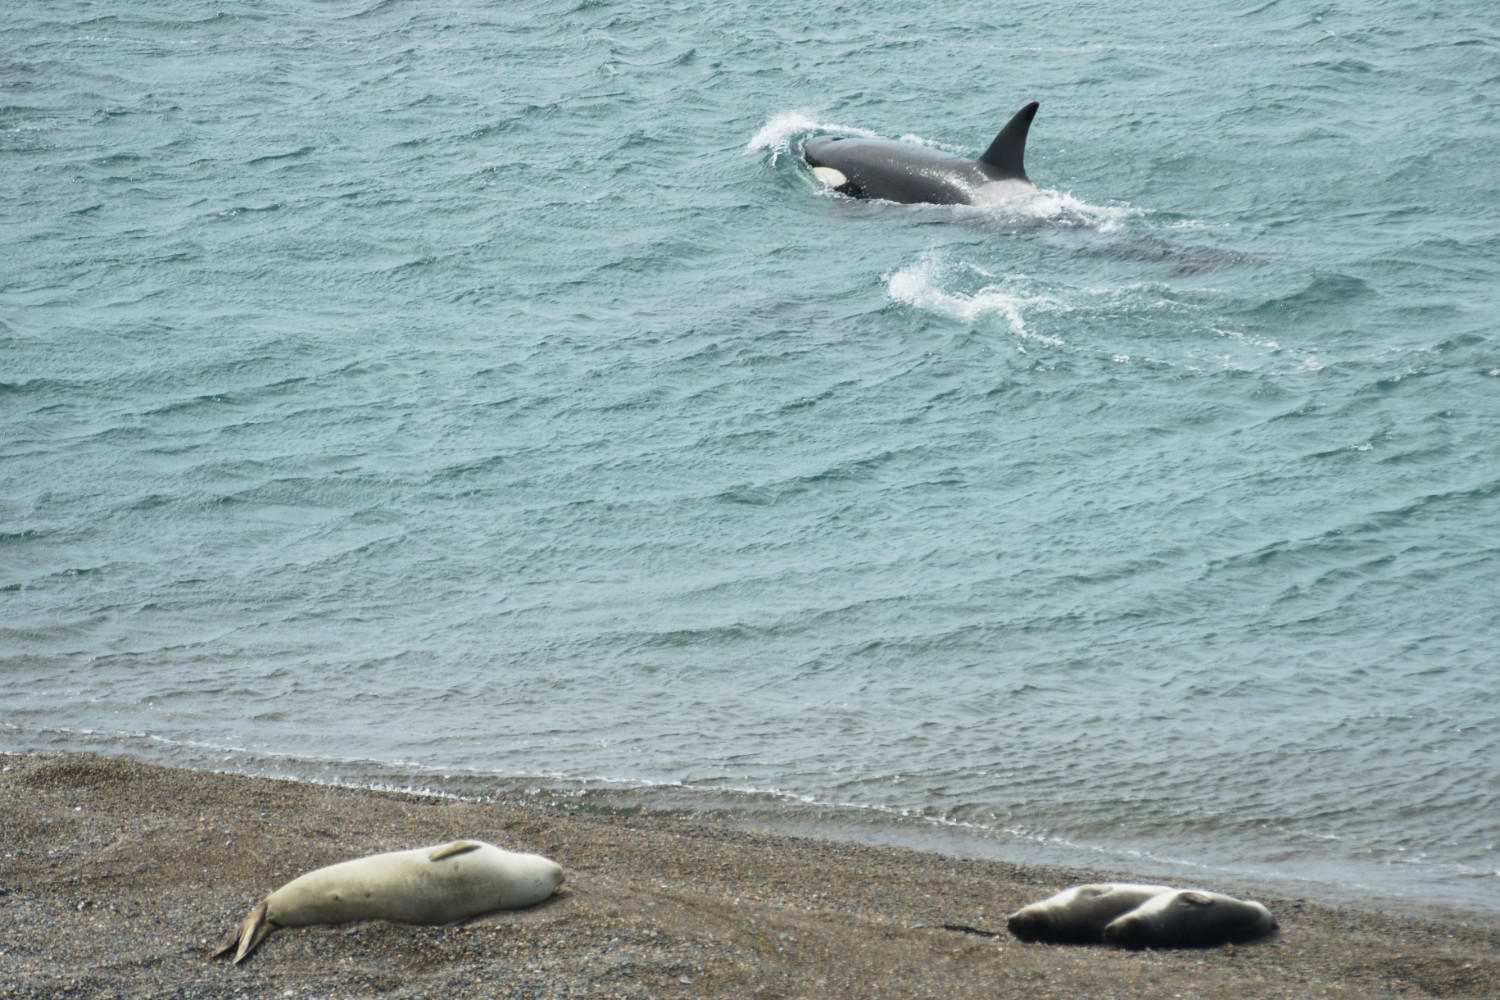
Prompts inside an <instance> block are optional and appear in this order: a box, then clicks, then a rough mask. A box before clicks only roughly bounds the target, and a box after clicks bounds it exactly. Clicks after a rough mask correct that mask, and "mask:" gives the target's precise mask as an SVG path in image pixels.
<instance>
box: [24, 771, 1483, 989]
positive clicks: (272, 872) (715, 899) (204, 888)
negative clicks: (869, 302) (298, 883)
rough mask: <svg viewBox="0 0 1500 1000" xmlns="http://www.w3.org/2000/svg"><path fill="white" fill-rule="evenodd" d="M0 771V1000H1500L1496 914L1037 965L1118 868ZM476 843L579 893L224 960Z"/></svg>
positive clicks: (292, 943) (419, 803)
mask: <svg viewBox="0 0 1500 1000" xmlns="http://www.w3.org/2000/svg"><path fill="white" fill-rule="evenodd" d="M0 768H3V770H0V997H54V996H69V997H163V996H171V997H283V998H285V997H298V998H304V1000H306V998H314V997H325V998H345V997H412V998H415V997H425V998H429V1000H440V998H465V997H757V998H776V997H786V998H791V997H808V998H820V997H861V998H871V997H928V996H930V997H943V998H949V997H989V998H1002V1000H1003V998H1020V997H1024V998H1027V1000H1036V998H1043V997H1058V998H1063V997H1066V998H1069V1000H1072V998H1080V997H1090V998H1110V997H1118V998H1137V997H1173V998H1175V997H1216V998H1239V997H1350V998H1365V997H1385V996H1399V997H1423V996H1474V997H1496V996H1500V919H1494V918H1489V917H1476V916H1473V915H1465V914H1459V913H1454V914H1447V915H1443V914H1436V915H1435V914H1433V913H1427V912H1424V913H1421V914H1393V913H1385V912H1381V911H1379V910H1376V909H1374V908H1354V907H1347V906H1334V905H1327V904H1323V903H1319V902H1318V901H1313V900H1299V899H1294V898H1288V897H1286V896H1279V895H1277V894H1275V893H1274V892H1263V893H1261V892H1257V893H1253V895H1254V896H1255V897H1256V898H1258V899H1260V900H1261V901H1262V902H1264V903H1266V904H1267V905H1268V906H1270V907H1271V909H1272V911H1273V912H1274V913H1275V914H1276V916H1277V918H1278V920H1279V921H1280V924H1281V930H1280V931H1279V933H1278V934H1277V935H1276V936H1275V937H1273V938H1271V939H1268V940H1266V941H1262V942H1258V943H1254V944H1247V945H1241V946H1225V947H1221V948H1212V949H1206V950H1201V951H1179V952H1140V953H1135V952H1125V951H1117V950H1114V949H1109V948H1105V947H1102V946H1097V947H1096V946H1087V947H1076V946H1075V947H1066V946H1049V945H1039V944H1023V943H1021V942H1019V941H1017V940H1015V939H1014V938H1012V937H1010V936H1009V935H1007V934H1005V933H1004V925H1005V915H1006V914H1007V913H1008V912H1010V911H1011V910H1014V909H1015V908H1017V907H1019V906H1021V905H1023V904H1025V903H1027V902H1032V901H1035V900H1037V899H1041V898H1043V897H1045V896H1047V895H1050V894H1051V893H1053V892H1055V891H1057V890H1058V889H1061V888H1064V887H1066V886H1067V885H1072V884H1076V883H1078V882H1085V881H1098V880H1102V879H1106V878H1110V877H1115V878H1119V877H1122V876H1121V875H1120V873H1104V872H1097V871H1081V870H1064V869H1049V868H1042V867H1034V866H1017V865H1010V864H1004V863H998V862H993V861H967V860H957V859H953V858H949V857H945V856H943V855H939V854H931V853H922V852H915V851H907V850H901V849H897V848H887V847H869V846H863V845H858V844H849V843H842V842H831V841H823V840H816V839H809V838H801V837H789V836H783V835H776V834H764V833H754V832H743V831H737V830H730V829H725V828H722V827H716V826H712V825H706V824H703V823H700V822H695V821H692V820H686V819H683V818H681V817H675V816H657V815H621V814H607V813H594V812H587V811H582V810H577V809H565V808H552V807H544V806H539V805H535V804H526V803H522V804H514V803H481V802H462V801H456V800H451V799H444V798H435V797H425V796H418V795H409V794H400V793H386V792H373V791H366V790H358V789H346V788H332V787H327V786H321V785H309V784H302V783H298V782H291V781H278V780H274V779H266V778H249V777H243V776H237V775H225V774H214V773H209V772H202V771H184V770H176V769H171V768H165V767H159V766H155V765H151V764H144V763H140V762H138V761H131V760H122V759H114V758H105V757H98V756H92V755H66V756H16V755H9V756H6V755H0ZM463 837H477V838H481V839H485V840H490V841H494V842H495V843H498V844H500V845H501V846H504V847H508V848H512V849H516V850H525V851H535V852H537V853H541V854H546V855H548V856H550V857H552V858H553V859H555V860H557V861H559V862H560V863H561V864H562V865H563V866H564V868H565V869H566V870H567V873H568V881H567V883H566V885H565V886H564V887H563V889H562V891H561V892H560V893H559V895H558V896H556V897H555V898H554V899H553V900H551V901H549V902H547V903H545V904H543V905H541V906H539V907H536V908H534V909H531V910H525V911H517V912H510V913H499V914H493V915H490V916H485V917H481V918H478V919H476V920H472V921H470V922H468V923H466V924H463V925H460V926H455V927H409V926H404V925H399V924H390V923H383V922H373V923H364V924H352V925H345V926H338V927H312V928H294V929H286V930H282V931H280V932H278V933H276V934H274V935H272V936H271V937H270V938H269V939H268V940H267V941H266V942H265V944H263V945H262V946H261V948H260V950H259V951H257V952H256V953H255V954H254V955H252V956H251V957H250V958H248V959H247V960H246V961H245V962H244V963H243V964H242V965H239V966H235V965H231V964H230V963H229V962H227V961H224V960H216V959H214V958H212V957H211V953H212V951H213V950H214V947H215V946H216V945H217V944H218V942H219V940H220V939H221V938H222V937H223V935H224V933H225V932H226V931H228V930H229V929H230V928H231V927H232V926H233V925H234V924H236V923H237V922H238V921H239V920H240V918H242V917H243V916H244V915H245V914H246V913H247V912H248V911H249V910H250V908H251V907H252V906H253V905H254V904H255V903H256V902H257V901H259V900H260V899H261V898H262V897H264V896H265V894H266V893H268V892H269V891H271V890H273V889H275V888H276V887H278V886H280V885H282V884H284V883H285V882H287V881H289V880H290V879H291V878H293V877H295V876H296V875H298V874H301V873H302V872H304V871H307V870H310V869H312V868H316V867H319V866H322V865H326V864H330V863H333V862H335V861H343V860H346V859H348V858H352V857H358V856H361V855H364V854H371V853H375V852H378V851H387V850H396V849H401V848H408V847H415V846H421V845H424V844H436V843H440V842H442V841H446V840H452V839H458V838H463ZM1208 888H1214V886H1208ZM944 924H952V925H967V926H969V927H973V928H978V929H984V930H991V931H999V932H1001V933H1000V934H999V936H996V937H981V936H978V935H975V934H971V933H964V932H961V931H953V930H945V929H943V925H944Z"/></svg>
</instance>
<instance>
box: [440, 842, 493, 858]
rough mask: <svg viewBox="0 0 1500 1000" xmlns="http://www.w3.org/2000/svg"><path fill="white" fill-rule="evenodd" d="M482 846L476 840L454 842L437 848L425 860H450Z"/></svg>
mask: <svg viewBox="0 0 1500 1000" xmlns="http://www.w3.org/2000/svg"><path fill="white" fill-rule="evenodd" d="M483 846H484V845H483V844H481V843H479V842H478V841H477V840H455V841H454V842H453V843H451V844H444V845H443V846H442V847H439V848H438V849H437V850H435V851H433V852H432V853H431V854H429V855H427V860H428V861H441V860H443V859H444V858H451V857H453V856H454V855H455V854H465V853H467V852H469V851H477V850H479V848H481V847H483Z"/></svg>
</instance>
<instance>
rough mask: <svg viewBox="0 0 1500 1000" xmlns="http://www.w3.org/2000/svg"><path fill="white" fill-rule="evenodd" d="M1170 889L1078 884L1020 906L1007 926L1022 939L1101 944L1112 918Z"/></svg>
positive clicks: (1055, 942)
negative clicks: (1028, 904) (1105, 929)
mask: <svg viewBox="0 0 1500 1000" xmlns="http://www.w3.org/2000/svg"><path fill="white" fill-rule="evenodd" d="M1171 891H1172V888H1171V886H1165V885H1137V884H1135V883H1132V882H1096V883H1093V884H1090V885H1075V886H1073V888H1071V889H1064V890H1063V891H1062V892H1059V893H1058V894H1057V895H1055V896H1049V897H1048V898H1046V899H1044V900H1042V901H1041V902H1040V903H1032V904H1031V905H1030V906H1023V907H1021V908H1020V909H1019V910H1017V911H1016V912H1015V913H1012V914H1011V915H1010V919H1009V920H1008V921H1006V926H1007V927H1009V928H1010V932H1011V933H1012V934H1014V935H1015V936H1016V937H1018V938H1020V939H1021V940H1022V941H1047V942H1051V943H1053V944H1098V943H1099V942H1101V941H1103V940H1104V927H1105V925H1106V924H1108V923H1109V922H1110V921H1112V920H1114V919H1115V918H1116V917H1118V916H1120V915H1121V914H1122V913H1128V912H1129V911H1131V910H1133V909H1135V908H1136V907H1137V906H1140V905H1141V904H1142V903H1144V902H1146V900H1148V899H1151V898H1152V897H1154V896H1160V895H1162V894H1163V893H1169V892H1171Z"/></svg>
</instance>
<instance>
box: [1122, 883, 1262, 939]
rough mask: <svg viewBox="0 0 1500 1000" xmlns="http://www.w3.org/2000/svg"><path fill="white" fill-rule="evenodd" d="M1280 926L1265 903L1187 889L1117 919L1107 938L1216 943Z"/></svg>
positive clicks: (1163, 896)
mask: <svg viewBox="0 0 1500 1000" xmlns="http://www.w3.org/2000/svg"><path fill="white" fill-rule="evenodd" d="M1275 929H1276V918H1275V917H1273V916H1271V911H1270V910H1268V909H1266V908H1265V907H1264V906H1262V905H1261V904H1260V903H1257V902H1255V901H1253V900H1248V899H1235V898H1234V897H1233V896H1225V895H1223V894H1221V893H1217V892H1204V891H1202V890H1200V889H1183V890H1179V891H1177V892H1169V893H1164V894H1162V895H1159V896H1154V897H1152V898H1151V899H1148V900H1146V901H1145V902H1144V903H1142V904H1141V905H1140V906H1138V907H1136V908H1135V909H1133V910H1131V911H1130V912H1129V913H1126V914H1124V915H1123V916H1121V917H1120V918H1119V919H1118V920H1115V921H1113V922H1111V923H1110V924H1109V926H1107V927H1105V928H1104V940H1105V941H1106V942H1107V943H1109V944H1113V945H1118V946H1119V947H1121V948H1212V947H1214V946H1215V945H1221V944H1226V943H1228V942H1240V941H1251V940H1254V939H1255V938H1260V937H1265V936H1266V935H1267V934H1269V933H1271V932H1272V931H1274V930H1275Z"/></svg>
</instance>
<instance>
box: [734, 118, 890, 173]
mask: <svg viewBox="0 0 1500 1000" xmlns="http://www.w3.org/2000/svg"><path fill="white" fill-rule="evenodd" d="M814 132H819V133H822V132H831V133H834V134H837V135H852V136H859V137H860V138H864V139H876V138H879V137H878V136H877V135H876V134H875V133H874V132H871V131H868V130H866V129H859V128H850V127H849V126H847V125H836V124H833V123H831V122H820V121H818V120H817V119H816V118H813V117H812V116H811V115H808V114H806V113H805V112H801V111H784V112H782V113H781V114H779V115H776V116H775V117H773V118H772V119H771V120H770V121H768V122H766V123H765V124H764V125H762V126H761V128H760V131H759V132H756V133H755V134H754V135H753V136H751V137H750V141H749V142H747V143H745V152H746V153H758V152H760V151H762V150H770V151H771V162H772V163H774V162H776V160H777V158H778V157H780V156H782V155H783V154H789V153H791V152H792V144H793V142H794V141H795V140H796V139H797V138H799V137H801V136H804V135H810V134H811V133H814Z"/></svg>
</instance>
